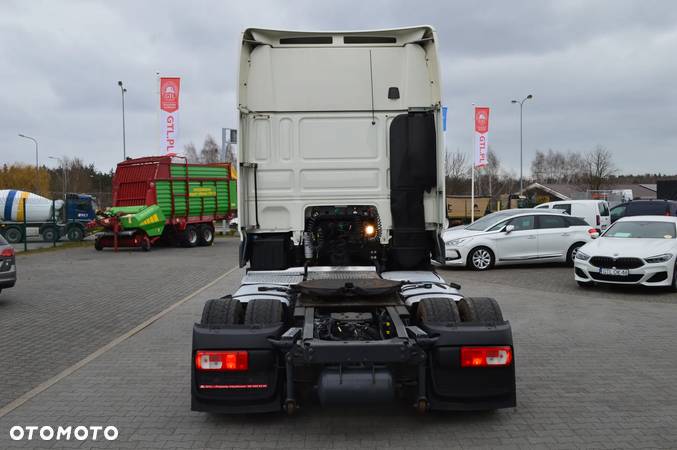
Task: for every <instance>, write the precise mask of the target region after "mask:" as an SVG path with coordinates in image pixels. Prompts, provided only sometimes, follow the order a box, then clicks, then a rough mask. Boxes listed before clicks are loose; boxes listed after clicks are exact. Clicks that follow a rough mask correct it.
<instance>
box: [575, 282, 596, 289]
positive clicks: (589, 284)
mask: <svg viewBox="0 0 677 450" xmlns="http://www.w3.org/2000/svg"><path fill="white" fill-rule="evenodd" d="M576 283H578V285H579V286H580V287H582V288H583V289H590V288H592V287H595V283H594V282H592V281H579V280H576Z"/></svg>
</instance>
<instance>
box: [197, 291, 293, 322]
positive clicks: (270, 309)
mask: <svg viewBox="0 0 677 450" xmlns="http://www.w3.org/2000/svg"><path fill="white" fill-rule="evenodd" d="M283 318H284V306H283V305H282V302H280V301H279V300H273V299H265V298H263V299H257V300H252V301H250V302H248V303H247V307H246V309H245V308H244V307H243V305H242V303H240V302H239V301H238V300H233V299H232V298H230V297H225V298H214V299H212V300H207V303H205V306H204V309H203V310H202V319H201V320H200V324H201V325H202V326H205V327H219V326H224V325H239V324H244V325H270V324H274V323H279V322H282V321H283Z"/></svg>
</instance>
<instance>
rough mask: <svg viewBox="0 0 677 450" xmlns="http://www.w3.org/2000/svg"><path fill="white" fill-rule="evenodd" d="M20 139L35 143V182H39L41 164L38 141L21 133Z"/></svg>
mask: <svg viewBox="0 0 677 450" xmlns="http://www.w3.org/2000/svg"><path fill="white" fill-rule="evenodd" d="M19 137H22V138H24V139H30V140H31V141H33V143H35V182H36V183H37V182H38V178H37V177H38V170H39V167H40V166H39V162H38V140H37V139H35V138H34V137H30V136H26V135H25V134H21V133H19Z"/></svg>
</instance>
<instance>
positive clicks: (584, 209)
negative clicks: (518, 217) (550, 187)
mask: <svg viewBox="0 0 677 450" xmlns="http://www.w3.org/2000/svg"><path fill="white" fill-rule="evenodd" d="M536 208H539V209H540V208H549V209H561V210H562V211H564V212H566V213H567V214H569V215H570V216H574V217H581V218H583V219H585V221H586V222H588V224H589V225H590V226H593V227H595V228H597V230H598V231H600V232H601V231H604V230H606V229H607V228H608V227H609V225H611V213H610V212H609V204H608V203H607V201H606V200H560V201H556V202H548V203H542V204H540V205H538V206H537V207H536Z"/></svg>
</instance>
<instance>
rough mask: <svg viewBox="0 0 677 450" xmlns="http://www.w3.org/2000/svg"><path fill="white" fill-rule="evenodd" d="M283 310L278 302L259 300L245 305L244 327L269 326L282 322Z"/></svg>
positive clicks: (265, 299)
mask: <svg viewBox="0 0 677 450" xmlns="http://www.w3.org/2000/svg"><path fill="white" fill-rule="evenodd" d="M283 313H284V308H283V307H282V302H281V301H279V300H273V299H267V298H261V299H257V300H252V301H250V302H249V303H247V310H246V311H245V313H244V324H245V325H270V324H273V323H279V322H282V317H283Z"/></svg>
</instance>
